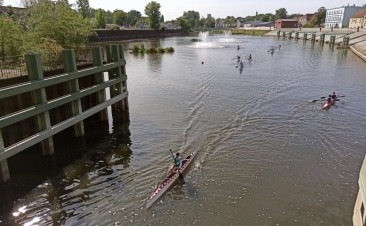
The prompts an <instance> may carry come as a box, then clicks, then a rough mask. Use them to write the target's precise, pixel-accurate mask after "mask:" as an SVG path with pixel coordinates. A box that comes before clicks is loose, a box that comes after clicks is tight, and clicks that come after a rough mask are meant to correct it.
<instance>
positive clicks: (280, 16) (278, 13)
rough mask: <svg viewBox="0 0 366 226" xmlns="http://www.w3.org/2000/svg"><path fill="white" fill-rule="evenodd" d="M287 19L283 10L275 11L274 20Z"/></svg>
mask: <svg viewBox="0 0 366 226" xmlns="http://www.w3.org/2000/svg"><path fill="white" fill-rule="evenodd" d="M286 18H287V10H286V9H285V8H280V9H277V10H276V14H275V19H276V20H277V19H286Z"/></svg>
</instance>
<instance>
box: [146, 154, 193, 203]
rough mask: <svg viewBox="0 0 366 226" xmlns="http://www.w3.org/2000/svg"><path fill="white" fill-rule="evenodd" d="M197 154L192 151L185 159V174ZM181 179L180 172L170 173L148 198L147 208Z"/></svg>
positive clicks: (183, 171) (183, 170)
mask: <svg viewBox="0 0 366 226" xmlns="http://www.w3.org/2000/svg"><path fill="white" fill-rule="evenodd" d="M195 156H196V152H195V151H194V152H192V153H191V154H190V155H188V156H187V157H186V158H184V159H183V166H182V168H181V170H180V171H181V173H182V174H183V175H184V174H185V173H186V171H187V168H188V167H189V165H190V164H191V162H192V161H193V159H194V157H195ZM177 181H179V173H178V172H174V173H173V174H171V175H169V176H168V177H167V178H166V179H165V180H164V181H163V182H161V183H160V184H159V186H158V187H157V188H156V189H155V190H154V192H153V193H152V195H151V196H150V197H149V198H148V200H147V202H146V208H150V207H151V206H152V205H153V204H154V203H155V202H156V201H157V200H158V199H159V198H160V197H161V196H162V195H163V194H164V193H165V192H166V191H167V190H168V189H169V188H171V186H172V185H174V184H175V183H177Z"/></svg>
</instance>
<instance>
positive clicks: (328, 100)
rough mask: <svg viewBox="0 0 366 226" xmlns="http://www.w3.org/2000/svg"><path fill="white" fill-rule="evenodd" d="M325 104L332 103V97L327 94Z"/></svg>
mask: <svg viewBox="0 0 366 226" xmlns="http://www.w3.org/2000/svg"><path fill="white" fill-rule="evenodd" d="M327 102H328V103H330V102H332V95H330V94H329V96H328V98H327Z"/></svg>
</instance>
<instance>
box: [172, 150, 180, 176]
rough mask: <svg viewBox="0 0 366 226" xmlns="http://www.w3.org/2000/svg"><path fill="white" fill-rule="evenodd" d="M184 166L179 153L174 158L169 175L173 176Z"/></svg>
mask: <svg viewBox="0 0 366 226" xmlns="http://www.w3.org/2000/svg"><path fill="white" fill-rule="evenodd" d="M182 165H183V160H182V157H181V156H180V154H179V152H177V153H176V154H175V157H174V158H173V164H172V165H170V169H169V175H170V174H173V173H174V172H175V171H176V170H179V169H180V168H181V167H182Z"/></svg>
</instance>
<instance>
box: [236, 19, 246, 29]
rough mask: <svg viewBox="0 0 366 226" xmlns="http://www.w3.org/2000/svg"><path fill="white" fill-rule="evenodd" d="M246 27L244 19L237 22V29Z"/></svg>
mask: <svg viewBox="0 0 366 226" xmlns="http://www.w3.org/2000/svg"><path fill="white" fill-rule="evenodd" d="M244 25H245V20H243V19H240V20H237V22H236V27H237V28H239V27H244Z"/></svg>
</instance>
